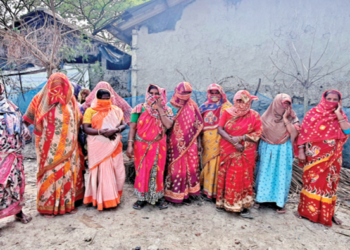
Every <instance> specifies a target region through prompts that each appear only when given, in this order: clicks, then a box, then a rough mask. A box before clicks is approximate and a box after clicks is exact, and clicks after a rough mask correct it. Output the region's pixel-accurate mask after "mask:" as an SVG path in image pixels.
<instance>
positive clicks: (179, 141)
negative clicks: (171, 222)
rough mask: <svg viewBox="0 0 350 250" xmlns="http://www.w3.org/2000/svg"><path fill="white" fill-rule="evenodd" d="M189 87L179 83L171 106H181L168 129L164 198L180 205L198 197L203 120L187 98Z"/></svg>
mask: <svg viewBox="0 0 350 250" xmlns="http://www.w3.org/2000/svg"><path fill="white" fill-rule="evenodd" d="M191 93H192V86H191V85H190V84H189V83H187V82H182V83H180V84H179V85H178V86H177V87H176V89H175V94H174V96H173V97H172V99H171V101H170V103H171V104H172V105H175V106H177V107H180V109H179V111H178V112H177V114H176V116H175V118H174V126H173V128H172V129H171V130H170V136H169V140H168V141H169V143H168V145H169V146H168V147H169V148H168V164H169V165H168V170H167V177H166V180H165V183H166V188H165V195H164V196H165V199H166V200H168V201H171V202H174V203H181V202H183V200H184V199H188V198H189V196H190V195H200V183H199V175H200V173H199V157H198V148H197V137H198V136H199V134H200V132H201V131H202V129H203V119H202V116H201V114H200V112H199V108H198V106H197V104H196V103H195V102H194V101H193V100H191V99H190V97H191Z"/></svg>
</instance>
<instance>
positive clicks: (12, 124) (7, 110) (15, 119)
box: [0, 83, 22, 135]
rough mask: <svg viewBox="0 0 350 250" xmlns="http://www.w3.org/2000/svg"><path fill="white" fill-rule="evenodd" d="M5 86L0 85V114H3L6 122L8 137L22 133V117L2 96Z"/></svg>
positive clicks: (17, 109) (16, 108)
mask: <svg viewBox="0 0 350 250" xmlns="http://www.w3.org/2000/svg"><path fill="white" fill-rule="evenodd" d="M4 90H5V86H4V85H3V84H2V83H1V84H0V96H1V97H2V99H1V100H0V113H1V114H4V118H5V122H6V131H7V133H8V134H9V135H14V134H19V135H21V133H22V115H21V112H20V111H19V108H18V107H17V106H16V105H14V104H13V103H12V102H11V101H9V100H7V98H6V97H5V95H4Z"/></svg>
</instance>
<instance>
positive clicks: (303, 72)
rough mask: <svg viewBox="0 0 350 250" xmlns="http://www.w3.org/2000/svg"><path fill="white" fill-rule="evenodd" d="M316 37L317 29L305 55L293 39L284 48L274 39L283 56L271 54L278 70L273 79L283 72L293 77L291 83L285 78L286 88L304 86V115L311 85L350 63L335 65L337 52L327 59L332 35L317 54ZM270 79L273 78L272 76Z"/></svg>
mask: <svg viewBox="0 0 350 250" xmlns="http://www.w3.org/2000/svg"><path fill="white" fill-rule="evenodd" d="M315 37H316V30H315V31H314V33H313V37H312V42H311V46H310V49H309V53H308V54H307V55H306V56H304V57H303V56H302V55H301V53H300V52H299V50H298V48H297V46H296V45H295V43H294V42H293V41H289V42H288V43H287V46H286V48H285V49H283V48H282V46H280V45H279V44H278V43H277V42H276V41H275V40H273V43H274V45H276V46H277V48H278V50H279V51H281V52H282V56H281V57H282V58H278V60H276V59H273V58H272V57H271V56H270V57H269V58H270V60H271V62H272V64H273V66H274V67H275V68H276V69H277V72H276V73H274V76H273V79H276V77H277V76H278V75H279V74H280V73H281V74H283V75H285V76H287V77H289V78H290V79H292V81H291V83H290V84H286V82H285V80H283V84H284V86H285V87H286V88H292V87H295V86H296V85H301V86H302V88H303V95H304V115H305V114H306V112H307V111H308V105H309V94H310V93H309V89H310V87H311V86H313V84H315V83H316V82H318V81H320V80H321V79H324V78H325V77H327V76H330V75H332V74H334V73H336V72H338V71H340V70H342V69H344V68H345V67H346V66H348V65H349V64H350V61H348V62H346V63H344V64H342V65H341V66H337V67H333V65H331V63H330V61H331V59H332V58H333V56H334V54H335V52H334V53H333V54H332V55H331V56H329V57H328V58H327V59H325V54H326V52H327V50H328V48H329V44H330V37H329V38H328V39H327V42H326V43H325V44H324V45H323V49H322V51H321V52H320V53H319V55H316V56H315V55H314V46H315ZM265 76H266V75H265ZM266 77H267V76H266ZM267 78H268V77H267ZM268 79H269V80H271V79H270V78H268ZM273 81H274V80H273Z"/></svg>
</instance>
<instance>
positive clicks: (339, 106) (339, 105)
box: [334, 102, 343, 117]
mask: <svg viewBox="0 0 350 250" xmlns="http://www.w3.org/2000/svg"><path fill="white" fill-rule="evenodd" d="M341 111H342V107H341V103H340V102H339V104H338V108H337V109H336V110H335V111H334V113H335V114H336V115H337V116H341V117H343V116H342V114H341Z"/></svg>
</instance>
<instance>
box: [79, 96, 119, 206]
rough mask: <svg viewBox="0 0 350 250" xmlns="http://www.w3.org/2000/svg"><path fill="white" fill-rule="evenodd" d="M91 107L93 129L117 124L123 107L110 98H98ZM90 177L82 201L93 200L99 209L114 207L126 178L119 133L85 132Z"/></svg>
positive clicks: (108, 127)
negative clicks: (111, 137)
mask: <svg viewBox="0 0 350 250" xmlns="http://www.w3.org/2000/svg"><path fill="white" fill-rule="evenodd" d="M91 109H93V110H94V111H97V113H95V114H94V115H93V117H92V119H91V122H90V121H87V120H86V119H85V117H86V116H87V115H88V114H89V112H88V110H87V112H86V113H85V116H84V123H91V127H92V128H94V129H106V128H107V129H113V128H116V127H117V126H119V125H120V123H121V121H122V119H123V111H122V110H121V109H120V108H118V107H116V106H112V105H111V101H110V100H97V102H96V104H95V105H94V103H93V104H92V107H91ZM87 144H88V159H89V177H88V180H87V184H86V190H85V197H84V204H89V203H92V204H93V206H97V209H98V210H103V209H104V208H110V207H116V206H117V205H118V204H119V203H120V198H121V196H122V193H123V186H124V182H125V167H124V161H123V154H122V150H123V145H122V143H121V134H117V137H116V139H115V140H110V139H109V138H106V137H104V136H102V135H94V136H93V135H88V137H87Z"/></svg>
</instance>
